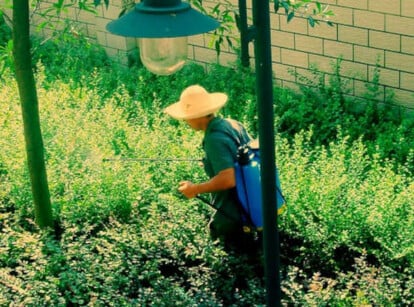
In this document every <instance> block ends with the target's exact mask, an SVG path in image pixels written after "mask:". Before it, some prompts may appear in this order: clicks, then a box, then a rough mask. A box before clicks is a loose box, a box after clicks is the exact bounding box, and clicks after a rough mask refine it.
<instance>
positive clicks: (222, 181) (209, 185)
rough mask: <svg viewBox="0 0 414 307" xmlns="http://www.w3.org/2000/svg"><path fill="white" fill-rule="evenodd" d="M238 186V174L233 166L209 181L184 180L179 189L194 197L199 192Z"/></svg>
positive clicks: (189, 196)
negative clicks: (193, 181) (194, 181)
mask: <svg viewBox="0 0 414 307" xmlns="http://www.w3.org/2000/svg"><path fill="white" fill-rule="evenodd" d="M235 186H236V175H235V171H234V168H233V167H230V168H226V169H224V170H222V171H220V172H219V173H218V174H217V175H216V176H214V177H213V178H211V179H210V180H209V181H206V182H202V183H197V184H195V183H192V182H191V181H182V182H180V186H179V188H178V191H180V192H181V193H182V194H183V195H184V196H185V197H187V198H193V197H196V196H197V195H198V194H203V193H211V192H218V191H223V190H228V189H231V188H234V187H235Z"/></svg>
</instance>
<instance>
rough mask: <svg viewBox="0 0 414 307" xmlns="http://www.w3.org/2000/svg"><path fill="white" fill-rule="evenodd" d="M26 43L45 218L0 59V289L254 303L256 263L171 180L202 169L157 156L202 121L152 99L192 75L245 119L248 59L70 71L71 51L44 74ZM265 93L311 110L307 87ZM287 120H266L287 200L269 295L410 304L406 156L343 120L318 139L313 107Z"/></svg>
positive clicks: (70, 298) (5, 294)
mask: <svg viewBox="0 0 414 307" xmlns="http://www.w3.org/2000/svg"><path fill="white" fill-rule="evenodd" d="M39 48H40V47H39ZM39 50H41V49H39ZM39 50H38V51H39ZM47 50H49V51H50V49H47ZM67 50H69V51H68V52H72V51H70V50H72V49H71V48H69V47H68V49H67ZM49 51H48V52H49ZM54 52H55V51H54ZM77 52H78V51H76V52H75V53H77ZM75 53H74V54H75ZM72 55H73V54H72ZM42 57H43V59H42V61H40V62H39V61H37V66H36V72H37V73H36V78H37V84H38V96H39V102H40V115H41V123H42V132H43V136H44V143H45V150H46V152H45V153H46V160H47V161H46V162H47V171H48V178H49V185H50V191H51V197H52V202H53V208H54V214H55V216H56V217H57V218H58V221H59V229H58V230H59V231H58V232H57V233H51V234H48V233H43V232H41V231H40V230H39V229H38V228H37V227H36V225H35V223H34V222H33V221H34V216H33V203H32V198H31V191H30V185H29V182H28V171H27V167H26V161H25V150H24V140H23V135H22V131H23V129H22V121H21V115H20V108H19V101H18V94H17V88H16V85H15V82H14V80H13V79H12V78H11V75H10V74H9V73H6V74H5V75H4V77H3V80H1V81H0V82H1V87H0V108H1V110H2V112H1V113H0V148H2V150H1V151H0V186H1V189H0V231H1V236H0V305H8V304H10V302H13V303H14V304H16V305H25V306H43V305H45V306H46V305H52V306H55V305H58V306H59V305H82V306H83V305H97V306H101V305H116V306H141V305H144V306H145V305H150V304H153V305H157V306H169V305H170V304H171V302H172V301H173V302H174V304H175V305H185V306H200V305H201V306H252V305H264V304H265V295H264V291H265V290H264V283H263V282H264V281H263V277H262V276H261V275H260V274H257V273H256V272H255V269H257V267H255V266H254V265H252V264H249V263H247V262H246V259H245V258H244V257H243V256H240V255H235V254H232V253H229V252H227V251H225V250H224V249H223V248H222V246H221V245H220V244H218V242H213V241H212V240H211V239H210V237H209V235H208V229H207V223H208V219H209V217H210V215H211V213H212V210H211V208H209V207H207V206H206V205H204V204H202V203H199V202H198V201H197V200H191V201H188V200H185V199H183V198H182V197H180V196H179V195H178V193H177V191H176V188H177V186H178V182H179V181H180V180H182V179H192V180H194V181H199V180H203V179H205V175H204V172H203V170H202V168H201V167H200V166H199V165H198V164H197V163H193V162H191V163H181V162H177V163H165V162H163V161H162V160H163V159H165V158H170V157H177V158H200V157H201V155H202V153H201V148H200V144H201V138H202V134H200V133H197V132H193V131H191V130H190V129H189V128H188V127H186V125H185V124H183V123H179V122H176V121H172V120H171V119H169V118H168V117H167V116H166V115H164V114H163V112H162V108H163V107H164V106H165V105H167V104H169V103H171V102H173V101H175V100H176V99H178V98H179V94H180V92H181V90H182V89H183V88H184V87H185V86H187V85H190V84H193V83H200V84H202V85H204V86H205V87H206V88H208V89H209V90H211V91H227V92H229V96H230V101H229V104H228V106H227V107H226V109H225V110H223V113H224V114H225V115H230V116H233V117H235V118H238V119H241V120H243V121H245V122H246V124H247V125H248V126H249V127H250V129H251V130H252V131H255V130H254V127H255V125H256V124H257V120H256V118H255V111H254V98H253V95H254V90H251V88H250V87H253V85H252V83H253V80H254V78H253V77H252V76H251V74H250V73H247V72H245V71H239V70H237V69H235V68H225V67H220V66H217V67H213V68H212V70H211V71H210V72H206V71H204V69H202V68H201V67H200V66H197V65H195V64H190V65H187V66H186V67H185V68H184V69H183V70H182V71H181V72H180V73H179V74H177V75H174V76H169V77H155V76H153V75H151V74H150V73H148V72H146V71H145V70H143V69H142V68H140V67H135V68H132V70H131V72H133V73H134V74H132V73H131V74H126V70H125V68H121V67H119V66H111V64H110V62H106V60H104V61H103V62H104V63H105V65H104V66H103V67H101V66H99V63H98V62H94V61H91V62H88V63H85V64H84V65H85V67H87V68H88V67H89V68H90V69H89V68H88V69H86V70H85V71H88V73H86V75H82V73H81V71H82V70H81V69H80V68H79V66H78V68H77V69H78V71H77V72H73V75H72V71H71V70H70V69H69V68H68V71H67V75H66V76H65V77H64V78H63V77H62V78H60V77H57V76H58V75H59V74H60V73H62V70H61V68H57V67H49V66H48V65H51V64H53V65H56V62H53V61H52V62H48V61H49V60H47V59H46V58H44V57H45V55H41V56H40V57H39V58H42ZM59 57H60V56H59V55H57V58H59ZM67 58H68V62H65V59H64V58H62V57H60V59H61V60H62V61H63V62H62V63H61V64H60V65H61V66H62V67H64V66H65V65H66V64H64V63H72V64H73V65H74V66H76V65H75V64H76V63H74V62H72V61H73V57H71V56H67ZM86 60H87V57H86V58H85V61H86ZM42 63H43V64H42ZM111 70H112V73H111ZM91 72H92V73H91ZM135 73H136V74H135ZM246 73H247V75H245V74H246ZM232 77H233V78H232ZM106 80H107V81H108V82H107V83H106V82H105V81H106ZM243 80H245V84H249V88H248V89H246V90H243V87H242V85H243ZM232 81H234V88H235V89H236V90H234V91H231V88H232V84H233V83H232ZM336 86H339V84H337V85H336ZM341 86H342V85H341ZM276 94H277V95H276V97H277V100H278V104H279V101H283V102H284V103H286V104H288V103H291V105H292V107H296V108H297V110H308V111H306V112H308V113H307V114H309V116H311V112H310V109H309V105H304V104H306V103H307V102H308V100H306V99H302V98H300V97H299V98H297V96H294V95H293V94H292V93H291V92H289V91H286V90H280V89H278V90H276ZM295 99H296V100H295ZM335 99H336V101H337V104H338V105H339V104H340V103H342V101H341V98H340V97H339V96H338V97H337V98H335ZM315 101H316V98H315ZM238 105H239V106H243V107H239V108H238V107H237V106H238ZM335 110H337V109H336V107H335V108H334V107H332V109H331V111H332V112H334V111H335ZM278 112H279V111H278V110H277V109H276V115H278V120H279V121H278V123H277V124H280V125H281V127H283V121H285V120H287V119H288V117H289V120H291V121H292V123H295V121H293V112H292V114H290V115H289V116H288V115H286V117H285V118H282V117H281V113H278ZM302 114H304V113H302ZM328 115H329V113H326V116H328ZM315 116H317V115H315ZM328 118H330V117H329V116H328ZM297 120H298V121H299V122H298V123H297V124H296V126H295V125H293V126H295V127H297V128H295V129H298V131H296V130H294V129H293V130H292V131H290V132H289V133H286V134H283V133H282V135H279V136H278V138H277V141H278V142H277V145H276V150H277V159H278V167H279V171H280V176H281V182H282V188H283V190H284V194H285V196H286V199H287V204H288V207H287V208H288V209H287V211H286V212H285V213H284V214H283V215H281V216H280V223H279V225H280V237H281V243H282V244H281V260H282V261H281V262H282V285H283V288H282V291H283V303H284V304H286V305H294V306H302V305H304V306H306V305H310V306H354V305H380V306H381V305H382V306H388V305H396V306H399V305H410V304H412V303H413V302H414V299H413V297H414V294H413V292H412V289H413V288H414V284H413V283H414V281H413V278H412V276H414V272H413V267H414V254H413V246H414V241H413V236H412V235H411V234H412V233H413V232H414V220H413V216H414V212H413V211H414V207H413V202H412V198H413V195H414V191H413V189H414V183H413V177H412V176H411V175H409V172H408V171H406V170H405V169H404V168H405V167H409V165H406V166H405V165H404V164H401V165H400V166H399V167H395V161H393V160H387V159H383V158H382V157H383V153H382V152H381V150H382V148H381V146H379V145H378V146H371V145H370V143H368V145H367V143H366V139H365V138H364V137H363V136H358V134H357V133H356V134H355V135H349V131H350V130H349V129H347V128H346V125H343V122H340V123H339V124H337V125H335V127H333V126H332V127H331V126H330V125H331V124H330V122H329V121H326V122H325V123H323V125H325V127H326V128H325V130H329V131H323V132H325V133H326V135H329V140H326V141H325V142H315V133H316V132H315V131H317V129H319V128H320V127H319V126H320V125H322V120H323V118H318V120H319V121H320V122H319V123H320V125H318V127H316V125H315V126H314V128H313V130H312V129H309V126H304V127H302V126H300V120H301V117H298V118H297ZM315 120H316V118H315ZM309 124H310V125H311V122H310V123H309ZM393 124H395V123H391V122H390V123H389V125H393ZM407 127H408V126H404V125H402V126H401V128H400V129H401V136H402V135H406V133H407V132H408V131H405V130H404V129H406V128H407ZM301 130H302V131H301ZM331 130H332V131H331ZM374 130H375V129H374ZM395 130H397V129H395ZM333 131H334V132H333ZM384 131H385V130H384ZM387 131H389V130H387ZM321 133H322V132H321ZM384 133H385V132H384ZM378 135H380V134H379V133H378ZM381 135H384V140H385V139H386V138H385V134H381ZM317 137H319V136H317ZM11 144H12V145H11ZM412 157H413V156H411V159H412ZM108 158H110V160H109V161H105V159H108ZM135 158H156V159H159V161H157V162H152V163H150V162H145V161H136V160H133V159H135ZM128 159H130V160H128ZM407 161H410V160H409V159H408V158H407Z"/></svg>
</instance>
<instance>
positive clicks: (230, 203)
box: [203, 117, 251, 220]
mask: <svg viewBox="0 0 414 307" xmlns="http://www.w3.org/2000/svg"><path fill="white" fill-rule="evenodd" d="M250 140H251V138H250V136H249V134H248V133H247V131H246V130H245V128H244V127H243V126H242V125H241V124H240V123H239V122H237V121H235V120H231V119H223V118H220V117H215V118H213V119H212V120H211V121H210V123H209V125H208V127H207V129H206V132H205V135H204V139H203V149H204V152H205V158H204V169H205V171H206V173H207V175H208V176H209V177H210V178H212V177H214V176H216V175H217V174H218V173H219V172H220V171H222V170H225V169H227V168H231V167H234V163H235V161H236V157H237V148H238V147H239V146H240V145H241V144H246V143H248V142H249V141H250ZM213 197H214V198H213V203H214V206H215V207H216V208H221V209H220V210H223V211H225V212H226V215H231V216H234V218H235V219H237V220H239V219H240V212H239V209H238V207H237V196H236V189H235V188H233V189H230V190H225V191H220V192H216V193H213Z"/></svg>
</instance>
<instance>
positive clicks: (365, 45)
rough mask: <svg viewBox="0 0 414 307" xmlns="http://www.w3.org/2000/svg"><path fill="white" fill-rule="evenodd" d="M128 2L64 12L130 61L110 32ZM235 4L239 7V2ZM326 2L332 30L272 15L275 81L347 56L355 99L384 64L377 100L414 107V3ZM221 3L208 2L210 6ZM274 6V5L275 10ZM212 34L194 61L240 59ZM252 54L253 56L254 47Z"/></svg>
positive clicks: (195, 43) (200, 40)
mask: <svg viewBox="0 0 414 307" xmlns="http://www.w3.org/2000/svg"><path fill="white" fill-rule="evenodd" d="M0 1H1V0H0ZM123 1H125V0H110V5H109V7H108V8H106V7H105V6H101V7H99V8H98V14H97V15H93V14H91V13H85V12H80V11H79V10H78V9H76V8H69V9H68V11H67V13H65V14H66V16H67V17H69V18H71V19H72V20H75V21H78V22H80V23H81V25H82V26H81V28H80V30H81V31H84V33H86V34H87V35H88V36H89V37H91V38H92V39H95V40H96V41H97V42H98V43H99V44H101V45H102V46H103V47H104V48H105V49H106V51H107V53H108V54H109V55H110V56H113V57H119V59H120V60H121V61H123V62H126V56H127V54H128V53H130V52H131V51H133V50H135V49H136V40H135V39H132V38H123V37H119V36H115V35H112V34H110V33H108V32H107V31H106V30H105V26H106V24H107V23H108V22H109V21H111V20H113V19H116V18H117V17H118V16H119V13H120V11H121V7H122V2H123ZM53 2H55V0H47V1H43V2H42V3H41V5H42V6H45V7H46V6H50V3H53ZM232 2H233V3H234V5H235V6H237V0H232ZM321 2H322V3H324V4H329V5H330V8H331V10H332V11H333V12H334V13H335V15H336V16H335V17H333V18H332V19H331V21H333V22H334V26H333V27H329V26H328V25H326V24H321V25H319V26H315V27H314V28H312V27H310V26H309V24H308V23H307V21H306V19H304V18H301V17H295V18H294V19H293V20H292V21H291V22H290V23H287V21H286V16H285V15H284V14H283V12H282V11H283V10H280V12H279V13H278V14H275V13H272V14H271V16H270V18H271V28H272V29H271V36H272V60H273V72H274V75H275V82H277V84H278V85H280V86H284V87H291V88H295V87H297V85H298V84H299V82H300V80H299V78H298V77H297V75H295V74H296V73H298V74H301V75H304V76H309V75H310V73H311V67H312V66H316V67H318V68H319V69H320V70H321V71H323V72H326V73H327V74H329V73H332V71H333V70H332V63H335V62H336V60H337V59H338V58H342V65H341V67H342V70H341V75H342V77H343V78H344V79H345V80H347V81H348V82H349V84H350V87H351V88H352V93H351V94H352V95H355V96H361V95H363V93H364V92H365V84H366V82H369V81H371V80H372V78H373V76H374V69H375V67H376V65H379V68H380V80H379V84H380V93H381V94H380V97H378V99H379V100H384V99H385V96H386V94H387V92H388V91H389V90H391V91H392V92H394V94H395V99H396V101H398V102H399V103H400V104H401V105H404V106H407V107H410V108H414V0H322V1H321ZM216 3H217V1H213V0H208V1H207V0H205V1H204V4H205V5H215V4H216ZM247 6H248V13H249V15H250V16H251V1H249V0H248V1H247ZM272 7H273V5H272V4H271V3H270V10H271V11H272ZM42 9H44V7H42ZM40 21H41V18H40V17H36V18H35V19H34V23H39V22H40ZM43 31H44V32H45V31H48V30H43ZM45 34H47V33H45ZM210 35H211V34H205V35H197V36H193V37H190V39H189V42H190V44H189V53H188V56H189V59H190V60H193V61H197V62H200V63H212V62H219V63H221V64H224V65H226V64H228V63H232V62H234V61H236V59H237V57H236V55H235V54H234V52H233V51H232V50H231V49H230V48H228V47H226V46H223V48H222V50H221V54H220V57H219V58H217V55H216V52H215V50H214V49H212V48H209V42H210V40H211V36H210ZM232 35H233V36H234V37H235V38H237V37H238V34H237V31H236V30H234V31H233V34H232ZM250 50H251V52H250V54H251V56H253V48H252V46H250ZM253 63H254V62H253V61H252V64H253Z"/></svg>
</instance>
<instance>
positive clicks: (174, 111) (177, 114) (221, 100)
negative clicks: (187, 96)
mask: <svg viewBox="0 0 414 307" xmlns="http://www.w3.org/2000/svg"><path fill="white" fill-rule="evenodd" d="M209 95H210V103H209V104H208V105H204V106H200V108H198V109H197V110H192V111H191V112H188V111H186V110H185V109H184V108H183V103H182V101H177V102H176V103H173V104H171V105H169V106H168V107H166V108H165V109H164V112H165V113H167V114H168V115H170V116H171V117H173V118H175V119H179V120H186V119H194V118H200V117H203V116H207V115H209V114H213V113H215V112H217V111H218V110H220V109H221V108H222V107H223V106H224V105H225V104H226V102H227V95H226V94H224V93H209Z"/></svg>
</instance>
